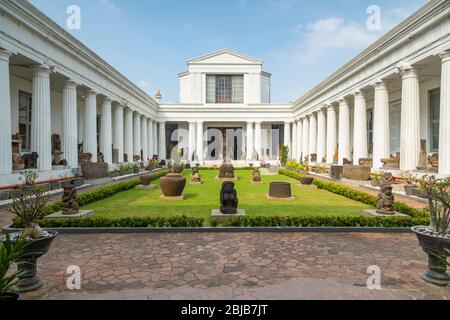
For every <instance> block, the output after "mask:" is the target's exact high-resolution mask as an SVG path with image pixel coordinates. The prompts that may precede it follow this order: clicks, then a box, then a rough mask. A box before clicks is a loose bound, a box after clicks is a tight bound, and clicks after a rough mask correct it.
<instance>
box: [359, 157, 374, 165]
mask: <svg viewBox="0 0 450 320" xmlns="http://www.w3.org/2000/svg"><path fill="white" fill-rule="evenodd" d="M358 163H359V165H360V166H367V167H373V159H372V158H361V159H359V160H358Z"/></svg>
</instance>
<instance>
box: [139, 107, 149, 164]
mask: <svg viewBox="0 0 450 320" xmlns="http://www.w3.org/2000/svg"><path fill="white" fill-rule="evenodd" d="M147 130H148V128H147V117H145V116H142V117H141V149H142V155H143V158H142V161H148V159H149V157H150V156H149V153H148V139H147Z"/></svg>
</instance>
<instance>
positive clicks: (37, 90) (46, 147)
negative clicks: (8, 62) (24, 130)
mask: <svg viewBox="0 0 450 320" xmlns="http://www.w3.org/2000/svg"><path fill="white" fill-rule="evenodd" d="M50 73H51V71H50V69H48V68H47V67H46V66H39V67H37V68H35V69H33V102H32V103H33V106H32V113H31V151H32V152H37V153H38V156H39V158H38V161H37V166H38V169H39V170H42V171H50V170H52V142H51V141H52V138H51V135H52V131H51V130H52V129H51V128H52V126H51V107H50ZM9 136H11V134H8V137H9Z"/></svg>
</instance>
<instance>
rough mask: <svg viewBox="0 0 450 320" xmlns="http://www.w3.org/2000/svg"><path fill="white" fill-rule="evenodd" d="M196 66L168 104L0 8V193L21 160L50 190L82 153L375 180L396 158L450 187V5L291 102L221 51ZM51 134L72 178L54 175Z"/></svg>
mask: <svg viewBox="0 0 450 320" xmlns="http://www.w3.org/2000/svg"><path fill="white" fill-rule="evenodd" d="M187 67H188V68H187V71H186V72H183V73H180V74H179V86H180V94H179V102H178V103H162V102H161V101H160V95H157V97H156V98H155V99H154V98H152V97H150V96H148V95H147V94H146V93H145V92H143V91H142V90H141V89H139V88H138V87H137V86H136V85H135V84H134V83H132V82H131V81H129V80H128V79H126V78H125V77H124V76H123V75H121V74H120V73H119V72H118V71H117V70H115V69H114V68H113V67H112V66H110V65H109V64H107V63H106V62H105V61H104V60H102V59H101V58H100V57H99V56H97V55H96V54H95V53H93V52H92V51H91V50H90V49H89V48H87V47H86V46H84V45H83V44H82V43H81V42H79V41H78V40H76V39H75V38H74V37H73V36H71V35H70V34H69V33H68V32H66V31H65V30H64V29H63V28H61V27H59V26H58V25H57V24H56V23H55V22H53V21H52V20H50V19H49V18H48V17H47V16H45V15H44V14H43V13H42V12H40V11H39V10H38V9H36V8H35V7H34V6H32V5H31V4H30V3H28V2H27V1H24V0H20V1H11V0H0V186H6V185H10V184H15V183H17V181H18V177H19V174H18V170H17V168H15V163H16V162H15V161H16V160H17V157H18V156H25V155H28V154H31V153H33V152H35V153H37V154H38V159H37V169H36V170H37V171H39V175H40V177H41V179H54V178H58V177H60V176H63V175H67V174H70V172H71V169H72V168H77V167H78V155H79V153H91V154H92V161H94V162H95V161H97V155H98V154H100V153H101V154H102V155H103V157H104V160H105V162H107V163H108V164H110V165H111V166H113V165H114V164H115V163H123V162H132V161H136V160H138V159H140V160H143V161H146V160H148V159H149V158H152V157H153V156H158V158H159V159H169V158H171V157H172V156H173V155H174V152H175V151H176V150H178V151H179V150H183V152H182V157H183V158H184V159H185V160H186V161H194V162H196V163H197V162H198V163H202V164H205V165H212V164H217V163H221V162H222V161H224V160H229V161H232V162H234V163H236V164H237V165H247V164H248V163H249V162H255V161H256V162H261V161H264V162H277V161H278V160H279V145H287V146H288V147H289V151H290V158H292V159H296V160H305V159H306V160H307V161H308V162H310V163H312V164H315V163H323V164H326V165H330V164H333V163H338V164H342V163H344V162H345V160H348V161H351V162H353V163H355V164H358V163H359V160H360V159H365V160H366V163H367V161H370V163H371V165H372V166H373V168H374V170H378V169H380V168H381V167H382V166H383V165H385V164H386V160H385V159H388V158H390V157H394V158H393V159H390V162H388V163H390V164H392V163H394V167H395V168H396V169H397V170H411V171H417V172H425V171H426V170H428V169H430V170H438V172H439V173H440V174H442V175H450V151H449V147H450V2H449V1H448V0H433V1H429V2H428V3H427V4H426V5H424V6H423V7H422V8H421V9H420V10H418V11H417V12H416V13H414V14H413V15H412V16H410V17H408V18H407V19H406V20H405V21H403V22H402V23H400V24H399V25H398V26H397V27H395V28H394V29H393V30H391V31H390V32H388V33H387V34H385V35H384V36H383V37H381V38H380V39H379V40H378V41H376V42H375V43H374V44H372V45H371V46H370V47H369V48H367V49H366V50H364V51H363V52H362V53H361V54H359V55H358V56H357V57H355V58H354V59H352V60H351V61H350V62H348V63H347V64H346V65H344V66H343V67H341V68H340V69H338V70H337V71H336V72H335V73H333V74H332V75H330V76H329V77H328V78H327V79H325V80H324V81H322V82H321V83H319V84H318V85H317V86H316V87H314V88H313V89H312V90H310V91H309V92H307V93H306V94H304V95H303V96H301V97H300V98H299V99H298V100H296V101H295V102H294V103H286V104H274V103H271V91H270V78H271V75H270V74H269V73H267V72H265V71H264V70H263V62H262V61H261V60H258V59H255V58H252V57H248V56H245V55H242V54H239V53H236V52H233V51H230V50H221V51H217V52H214V53H210V54H207V55H204V56H201V57H198V58H195V59H192V60H189V61H188V62H187ZM54 135H58V136H59V137H60V140H61V151H62V152H63V154H62V155H61V157H62V158H63V159H65V160H66V161H67V165H65V166H61V165H54V163H53V162H54V156H53V154H52V151H53V148H52V136H54ZM174 150H175V151H174ZM177 153H178V152H177ZM179 154H180V155H181V153H179ZM427 157H429V159H428V158H427ZM388 161H389V160H388ZM395 164H397V166H395Z"/></svg>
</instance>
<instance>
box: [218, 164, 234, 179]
mask: <svg viewBox="0 0 450 320" xmlns="http://www.w3.org/2000/svg"><path fill="white" fill-rule="evenodd" d="M219 178H221V179H224V178H225V179H234V167H233V165H232V164H227V163H224V164H222V165H221V166H220V169H219Z"/></svg>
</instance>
